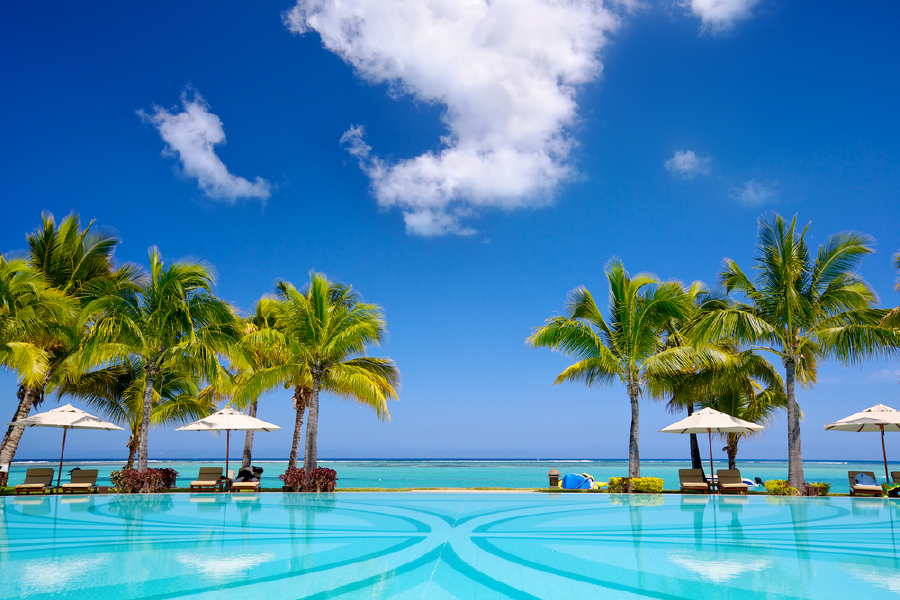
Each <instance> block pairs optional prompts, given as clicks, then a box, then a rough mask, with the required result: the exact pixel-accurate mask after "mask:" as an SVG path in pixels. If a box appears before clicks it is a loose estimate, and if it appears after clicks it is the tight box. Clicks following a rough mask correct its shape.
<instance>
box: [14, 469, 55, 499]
mask: <svg viewBox="0 0 900 600" xmlns="http://www.w3.org/2000/svg"><path fill="white" fill-rule="evenodd" d="M53 473H54V471H53V469H46V468H42V469H28V470H27V471H25V481H23V482H22V483H20V484H19V485H17V486H16V494H17V495H18V494H45V493H47V488H48V487H50V486H52V485H53Z"/></svg>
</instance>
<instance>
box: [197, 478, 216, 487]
mask: <svg viewBox="0 0 900 600" xmlns="http://www.w3.org/2000/svg"><path fill="white" fill-rule="evenodd" d="M217 485H219V480H218V479H213V480H207V481H192V482H191V487H215V486H217Z"/></svg>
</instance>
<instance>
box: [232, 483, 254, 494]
mask: <svg viewBox="0 0 900 600" xmlns="http://www.w3.org/2000/svg"><path fill="white" fill-rule="evenodd" d="M259 483H260V482H258V481H234V482H232V484H231V491H232V492H244V491H247V492H258V491H259Z"/></svg>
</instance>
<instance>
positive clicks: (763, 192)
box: [731, 179, 778, 206]
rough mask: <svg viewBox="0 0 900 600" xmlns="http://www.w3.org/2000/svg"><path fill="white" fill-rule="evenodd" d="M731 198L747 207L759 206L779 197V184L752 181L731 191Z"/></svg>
mask: <svg viewBox="0 0 900 600" xmlns="http://www.w3.org/2000/svg"><path fill="white" fill-rule="evenodd" d="M731 197H732V198H734V199H735V200H737V201H738V202H740V203H742V204H746V205H747V206H759V205H761V204H765V203H766V202H769V201H771V200H775V199H776V198H777V197H778V187H777V182H772V181H756V180H755V179H751V180H750V181H748V182H746V183H744V185H743V186H742V187H739V188H735V189H733V190H731Z"/></svg>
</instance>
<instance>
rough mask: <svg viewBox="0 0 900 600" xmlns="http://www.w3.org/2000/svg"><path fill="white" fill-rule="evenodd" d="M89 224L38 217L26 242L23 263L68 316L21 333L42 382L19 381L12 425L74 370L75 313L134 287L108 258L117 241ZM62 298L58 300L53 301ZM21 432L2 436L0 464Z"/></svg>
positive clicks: (129, 275) (130, 271)
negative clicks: (108, 293) (42, 363)
mask: <svg viewBox="0 0 900 600" xmlns="http://www.w3.org/2000/svg"><path fill="white" fill-rule="evenodd" d="M92 228H93V221H92V222H91V223H89V224H88V226H87V227H85V228H84V229H82V228H81V222H80V219H79V218H78V215H75V214H71V215H69V216H67V217H66V218H64V219H63V220H62V222H61V223H60V224H59V225H58V226H57V224H56V221H55V219H54V218H53V215H52V214H49V213H44V214H43V215H42V225H41V227H40V228H38V229H37V230H36V231H34V232H33V233H31V234H29V235H28V236H27V237H26V239H27V242H28V248H29V251H28V263H29V266H30V267H31V269H32V270H33V271H34V272H35V273H36V274H37V275H39V276H40V278H41V279H42V281H43V284H44V285H45V286H47V287H48V288H52V289H53V290H55V291H56V292H57V293H58V294H59V295H61V297H62V298H65V299H67V300H68V302H69V311H68V315H67V316H65V317H64V318H63V315H62V314H61V313H59V311H57V313H56V315H57V317H58V318H55V319H52V320H48V321H44V322H42V323H41V324H40V325H39V326H38V327H34V328H31V329H30V331H27V332H26V331H23V332H22V334H23V336H24V337H21V338H18V340H17V341H19V342H27V343H30V344H31V345H32V346H34V347H36V348H38V349H40V351H41V352H42V353H43V354H44V356H46V360H47V367H46V369H44V370H43V371H42V377H40V378H37V379H34V380H32V381H26V380H24V379H23V380H21V381H20V384H19V388H18V392H17V396H18V399H19V404H18V407H17V409H16V416H15V418H14V421H18V420H19V419H23V418H25V417H27V416H28V414H29V413H30V412H31V408H32V406H35V405H39V404H40V403H41V402H43V399H44V392H45V388H46V387H47V385H48V384H52V383H54V381H57V380H60V379H62V378H64V377H65V376H66V374H67V373H68V372H69V371H71V370H73V369H75V370H77V369H78V368H79V367H78V361H77V360H73V358H74V355H75V354H77V349H78V346H79V338H80V336H81V334H82V329H81V328H80V327H79V325H78V323H77V319H76V317H77V308H78V306H79V305H81V306H83V305H84V304H85V303H87V302H89V301H90V300H91V299H93V298H94V297H95V296H96V295H97V294H98V293H99V290H101V289H104V290H108V289H126V288H129V287H131V286H133V285H134V281H135V277H136V274H137V270H136V269H135V267H133V266H131V265H125V266H123V267H119V268H115V267H114V266H113V262H112V259H113V254H114V251H115V247H116V245H117V244H118V243H119V240H118V239H117V238H116V237H115V235H114V234H112V233H111V232H108V231H103V230H97V231H95V230H93V229H92ZM62 298H60V297H58V301H59V300H61V299H62ZM24 429H25V428H24V427H13V426H10V428H9V429H8V430H7V433H6V435H5V436H4V438H3V442H2V443H0V464H5V463H9V462H10V461H12V459H13V457H14V456H15V453H16V450H17V448H18V446H19V440H21V438H22V434H23V430H24Z"/></svg>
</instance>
